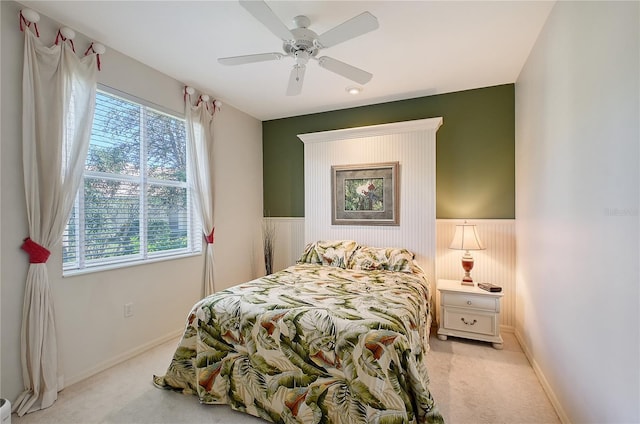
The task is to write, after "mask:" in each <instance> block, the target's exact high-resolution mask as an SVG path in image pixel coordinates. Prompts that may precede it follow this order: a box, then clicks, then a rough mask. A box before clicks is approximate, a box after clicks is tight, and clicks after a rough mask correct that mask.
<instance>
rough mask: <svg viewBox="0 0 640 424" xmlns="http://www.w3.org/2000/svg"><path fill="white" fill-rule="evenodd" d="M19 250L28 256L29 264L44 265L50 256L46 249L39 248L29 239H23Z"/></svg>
mask: <svg viewBox="0 0 640 424" xmlns="http://www.w3.org/2000/svg"><path fill="white" fill-rule="evenodd" d="M20 248H21V249H22V250H24V251H25V252H27V253H28V254H29V263H30V264H44V263H46V262H47V260H48V259H49V255H50V254H51V252H49V250H48V249H47V248H45V247H42V246H40V245H39V244H38V243H36V242H35V241H33V240H31V238H29V237H27V238H26V239H24V243H22V246H20Z"/></svg>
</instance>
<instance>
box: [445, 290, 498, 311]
mask: <svg viewBox="0 0 640 424" xmlns="http://www.w3.org/2000/svg"><path fill="white" fill-rule="evenodd" d="M442 305H444V306H458V307H461V308H473V309H482V310H485V311H490V312H498V311H499V310H500V306H499V305H500V302H499V299H496V298H494V297H488V296H478V295H473V294H466V293H449V292H443V293H442Z"/></svg>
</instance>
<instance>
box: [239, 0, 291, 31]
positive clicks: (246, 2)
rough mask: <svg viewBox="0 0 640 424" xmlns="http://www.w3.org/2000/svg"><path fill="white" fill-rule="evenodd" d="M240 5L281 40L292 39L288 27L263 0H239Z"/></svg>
mask: <svg viewBox="0 0 640 424" xmlns="http://www.w3.org/2000/svg"><path fill="white" fill-rule="evenodd" d="M240 5H241V6H242V7H244V8H245V9H246V10H247V12H249V13H251V14H252V15H253V17H254V18H256V19H257V20H259V21H260V22H261V23H262V25H264V26H266V27H267V29H268V30H269V31H271V32H272V33H274V34H275V35H276V36H277V37H279V38H280V39H282V40H283V41H287V40H293V39H294V38H295V37H294V36H293V34H292V33H291V31H289V28H287V26H286V25H285V24H284V23H282V21H281V20H280V18H278V17H277V16H276V14H275V13H273V10H271V8H270V7H269V6H267V3H265V2H264V1H262V0H258V1H256V0H240Z"/></svg>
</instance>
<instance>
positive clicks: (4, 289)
mask: <svg viewBox="0 0 640 424" xmlns="http://www.w3.org/2000/svg"><path fill="white" fill-rule="evenodd" d="M0 7H1V15H0V18H1V19H2V22H1V24H2V25H1V31H2V41H1V42H2V45H1V50H0V51H1V53H2V61H1V84H2V85H1V98H2V107H1V111H2V128H1V140H0V141H1V144H0V146H1V150H0V184H1V188H2V190H1V192H0V196H1V197H0V200H1V209H0V217H1V226H0V235H1V252H2V255H1V259H0V260H1V262H0V295H1V296H0V298H1V309H0V313H1V328H0V331H1V340H2V345H1V347H0V353H1V367H0V370H1V378H0V381H1V386H0V396H1V397H3V398H8V399H9V400H11V401H14V400H15V397H16V396H17V395H18V394H19V393H20V392H21V391H22V389H23V385H22V377H21V366H20V348H19V345H20V343H19V342H20V320H21V314H22V303H23V295H24V282H25V279H26V272H27V267H28V264H27V262H28V261H27V255H26V254H25V253H24V252H22V251H21V250H20V249H19V247H20V244H21V241H22V239H23V238H24V237H26V236H27V235H28V234H27V222H26V210H25V201H24V191H23V190H24V189H23V177H22V166H21V163H22V148H21V124H20V122H21V78H22V76H21V73H22V52H23V47H22V45H23V37H22V33H21V32H20V30H19V28H18V11H19V8H20V5H18V4H17V3H14V2H7V1H2V2H0ZM57 29H58V26H57V25H55V24H54V23H53V22H52V21H50V20H49V19H47V18H46V17H43V19H42V20H41V22H40V23H39V30H40V34H41V37H40V38H41V39H42V40H43V42H44V43H52V42H53V40H54V36H55V32H56V31H57ZM97 41H99V40H97ZM75 43H76V49H77V50H83V49H86V46H87V45H88V43H87V40H83V39H82V38H81V36H78V38H76V40H75ZM102 66H103V68H102V71H101V72H100V74H99V77H98V78H99V82H100V83H102V84H105V85H108V86H110V87H114V88H117V89H119V90H122V91H125V92H129V93H131V94H134V95H136V96H138V97H141V98H144V99H146V100H148V101H151V102H153V103H155V104H158V105H160V106H162V107H164V108H167V109H170V110H174V111H176V112H178V113H182V110H183V103H182V102H183V100H182V87H183V83H182V82H180V81H176V80H174V79H172V78H170V77H168V76H166V75H163V74H161V73H159V72H157V71H155V70H153V69H151V68H149V67H147V66H145V65H143V64H141V63H139V62H137V61H135V60H132V59H131V58H129V57H126V56H124V55H122V54H120V53H118V52H116V51H113V50H110V49H109V47H108V46H107V52H106V54H104V55H103V56H102ZM209 94H212V95H214V96H215V93H209ZM214 134H215V146H214V152H215V159H214V167H215V169H214V173H213V174H214V181H215V215H216V244H215V256H216V270H215V285H216V289H218V290H220V289H223V288H226V287H229V286H231V285H233V284H236V283H239V282H241V281H246V280H250V279H253V278H255V277H257V276H258V275H259V274H260V273H261V272H262V268H263V265H262V261H261V260H260V252H261V244H260V243H261V242H260V222H261V217H262V126H261V123H260V121H258V120H256V119H254V118H252V117H250V116H248V115H246V114H244V113H243V112H240V111H238V110H236V109H234V108H233V107H231V106H228V105H223V108H222V111H221V112H219V113H218V114H217V115H216V126H215V131H214ZM237 193H242V195H241V196H238V195H237ZM203 264H204V260H203V256H202V255H200V256H194V257H190V258H185V259H177V260H170V261H164V262H157V263H154V264H150V265H139V266H133V267H128V268H124V269H120V270H113V271H103V272H95V273H89V274H84V275H77V276H73V277H67V278H62V271H61V270H62V264H61V251H60V246H57V247H56V248H54V249H53V251H52V256H51V258H50V259H49V262H48V271H49V276H50V283H51V289H52V293H53V298H54V302H55V312H56V319H57V333H58V337H59V339H58V342H59V347H58V348H59V352H60V359H61V362H62V366H63V370H64V374H65V381H66V383H67V384H69V383H73V382H75V381H78V380H79V379H82V378H85V377H88V376H89V375H91V374H93V373H95V372H97V371H100V370H101V369H103V368H105V367H107V366H109V365H112V364H114V363H116V362H118V361H120V360H123V359H125V358H127V357H129V356H131V355H133V354H135V353H137V352H140V351H141V350H144V349H146V348H148V347H150V346H152V345H154V344H156V343H158V342H161V341H163V340H166V339H167V337H172V336H174V335H177V334H178V332H179V331H180V330H181V329H182V327H183V325H184V322H185V318H186V316H187V313H188V312H189V309H190V307H191V306H192V304H193V303H194V302H195V301H196V300H198V299H199V298H200V297H201V293H202V275H203ZM125 303H133V305H134V316H133V317H131V318H126V319H125V318H124V311H123V308H124V304H125ZM169 359H170V358H167V365H168V364H169ZM149 377H150V378H151V376H149ZM149 381H151V380H149Z"/></svg>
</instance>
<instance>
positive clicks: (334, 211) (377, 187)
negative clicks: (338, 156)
mask: <svg viewBox="0 0 640 424" xmlns="http://www.w3.org/2000/svg"><path fill="white" fill-rule="evenodd" d="M398 167H399V164H398V162H385V163H374V164H366V165H334V166H332V167H331V224H332V225H399V214H398V209H399V204H400V202H399V200H398V199H399V192H400V189H399V187H400V186H399V182H398Z"/></svg>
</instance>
